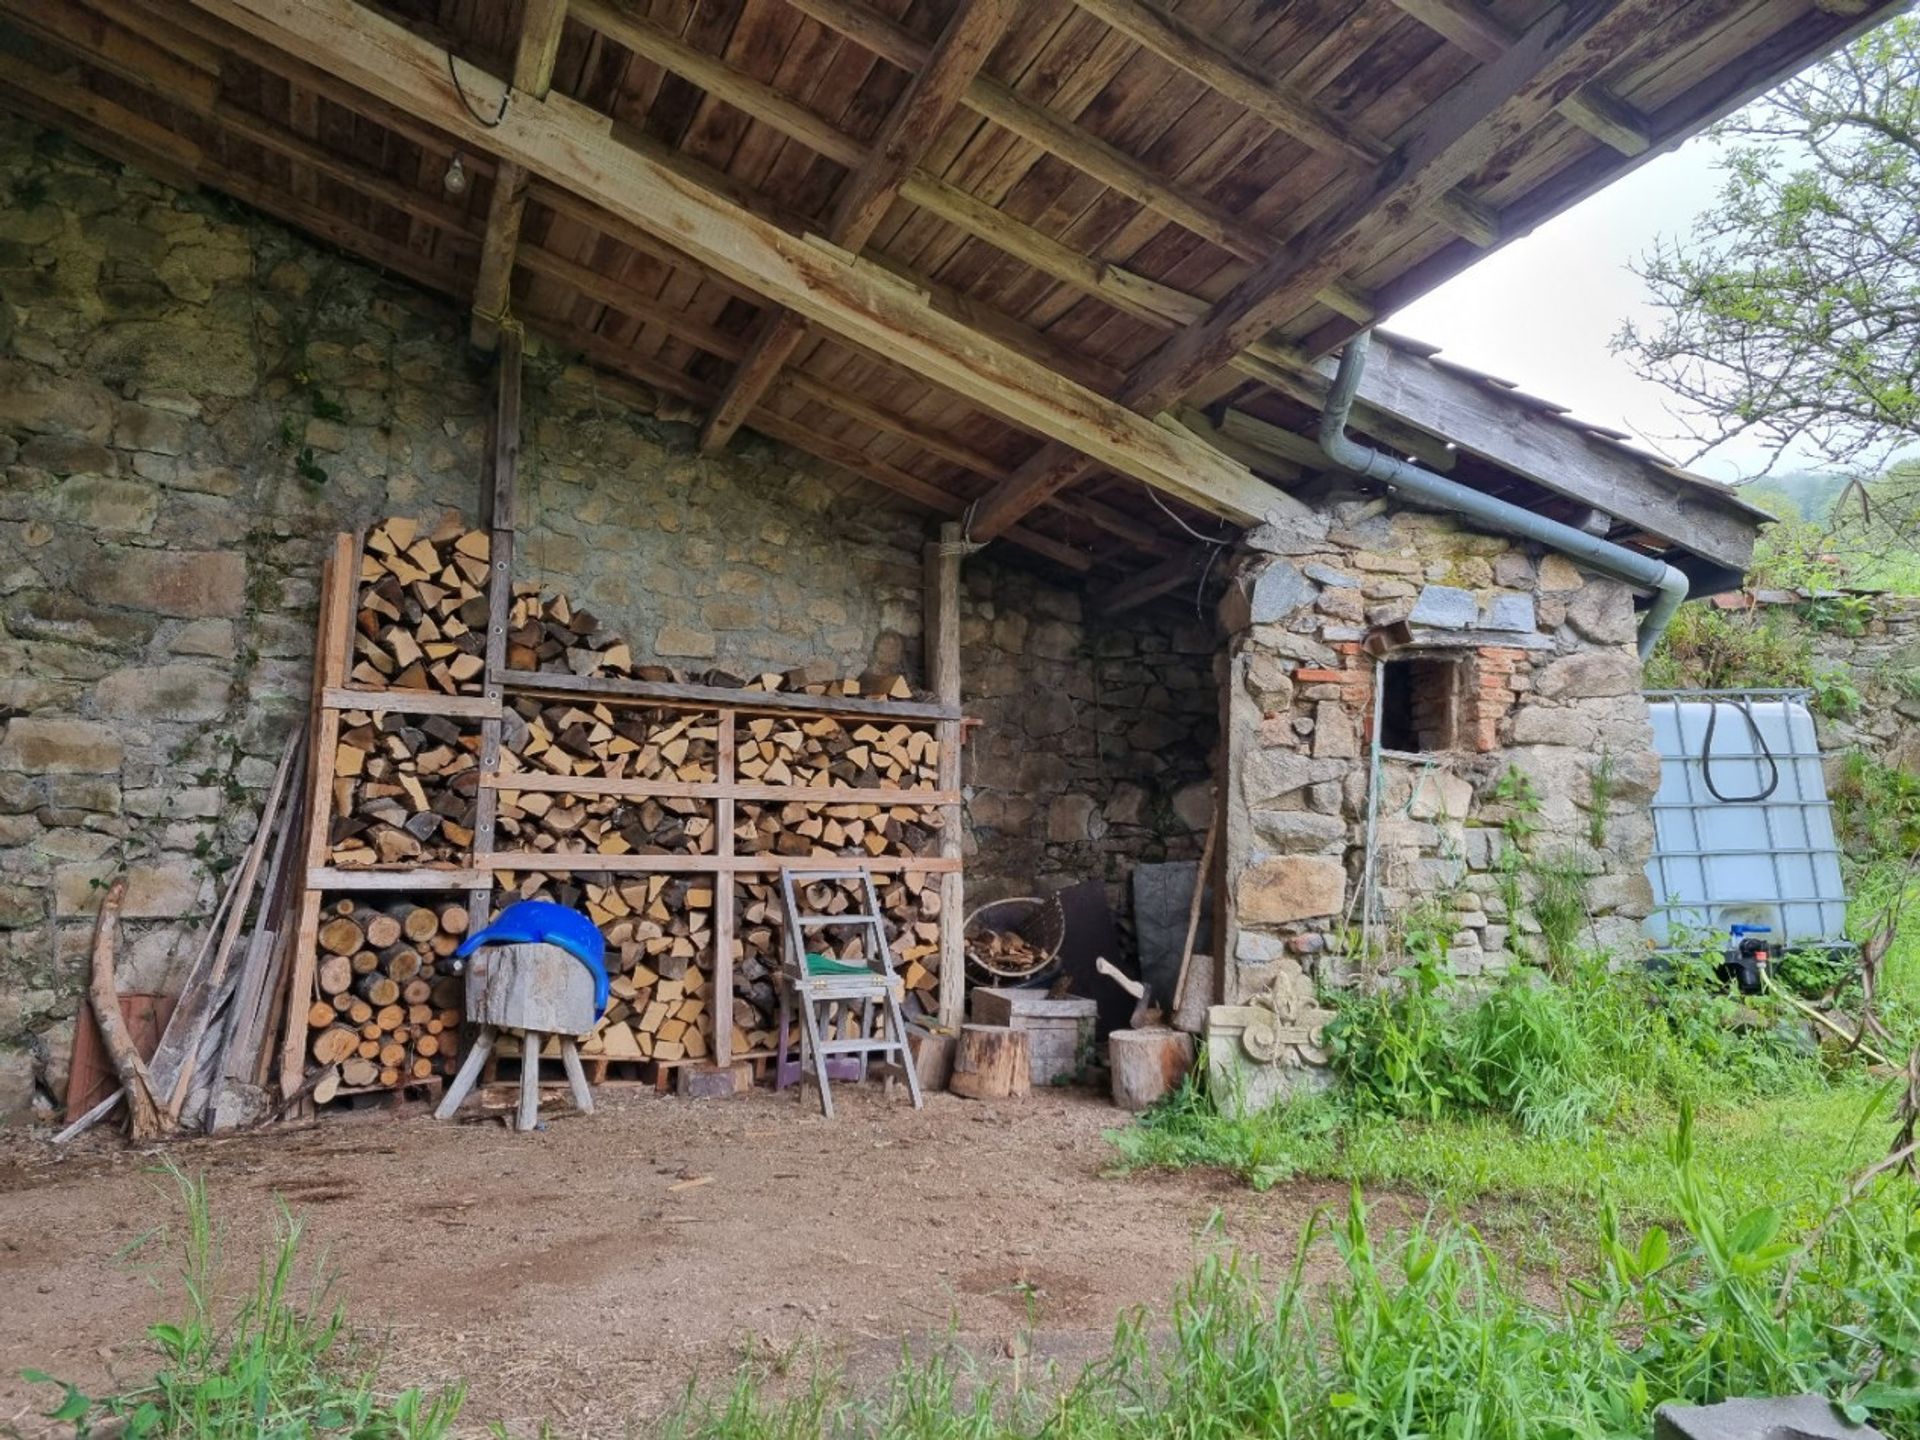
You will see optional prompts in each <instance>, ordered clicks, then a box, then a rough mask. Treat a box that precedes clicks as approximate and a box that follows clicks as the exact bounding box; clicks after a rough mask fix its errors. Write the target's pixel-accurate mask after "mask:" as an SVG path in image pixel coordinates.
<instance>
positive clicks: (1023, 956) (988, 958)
mask: <svg viewBox="0 0 1920 1440" xmlns="http://www.w3.org/2000/svg"><path fill="white" fill-rule="evenodd" d="M966 946H967V959H969V960H971V961H972V962H973V963H974V964H975V965H978V966H979V967H980V968H981V969H982V970H984V971H986V972H987V973H988V974H990V975H1026V974H1031V973H1032V972H1033V971H1035V970H1037V969H1039V968H1040V965H1041V963H1042V962H1043V961H1045V960H1046V958H1047V952H1046V951H1044V950H1042V949H1041V948H1040V947H1039V946H1038V945H1036V944H1034V943H1033V942H1032V941H1031V940H1029V939H1027V937H1026V936H1024V935H1021V934H1018V933H1016V932H1015V931H1012V930H977V931H975V932H974V933H972V934H970V935H968V936H967V941H966Z"/></svg>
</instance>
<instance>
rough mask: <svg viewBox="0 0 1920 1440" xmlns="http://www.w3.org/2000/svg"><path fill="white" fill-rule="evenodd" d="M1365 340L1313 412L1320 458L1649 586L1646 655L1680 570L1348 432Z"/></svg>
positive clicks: (1345, 355)
mask: <svg viewBox="0 0 1920 1440" xmlns="http://www.w3.org/2000/svg"><path fill="white" fill-rule="evenodd" d="M1372 345H1373V332H1372V331H1370V330H1362V331H1361V332H1360V333H1359V334H1358V335H1356V336H1354V337H1353V338H1352V339H1351V340H1349V341H1348V342H1347V345H1346V349H1345V350H1344V351H1342V352H1341V355H1340V368H1339V370H1338V371H1336V372H1335V374H1334V377H1333V386H1332V388H1331V389H1329V390H1328V392H1327V402H1326V406H1325V408H1324V409H1323V410H1322V411H1321V414H1320V437H1319V438H1320V449H1321V450H1322V451H1323V452H1325V454H1326V457H1327V458H1328V459H1329V460H1331V461H1332V462H1333V463H1334V464H1335V465H1337V466H1339V467H1340V469H1342V470H1345V471H1348V472H1349V473H1351V474H1354V475H1359V476H1361V477H1363V478H1365V479H1369V480H1377V481H1379V482H1380V483H1381V484H1383V485H1387V486H1389V487H1391V488H1393V489H1396V490H1404V491H1406V492H1407V493H1408V494H1410V495H1416V496H1418V497H1420V498H1421V499H1423V500H1428V501H1431V502H1433V503H1434V504H1436V505H1440V506H1443V507H1445V508H1446V509H1448V510H1452V511H1455V512H1456V513H1458V514H1461V515H1464V516H1466V517H1467V518H1468V519H1471V520H1478V521H1480V522H1481V523H1483V524H1485V525H1488V526H1491V527H1493V528H1494V529H1498V530H1506V531H1509V532H1511V533H1513V534H1516V535H1519V536H1521V537H1523V538H1525V539H1528V540H1537V541H1539V542H1540V543H1541V544H1542V545H1547V546H1551V547H1552V548H1553V549H1555V550H1558V551H1559V552H1560V553H1561V554H1563V555H1566V556H1568V557H1569V558H1570V559H1574V560H1578V561H1580V562H1581V563H1583V564H1585V565H1587V566H1589V567H1591V568H1592V569H1595V570H1598V571H1600V572H1601V573H1602V574H1603V575H1610V576H1612V577H1613V578H1614V579H1616V580H1624V581H1626V582H1627V583H1628V584H1629V585H1635V586H1638V587H1640V588H1641V589H1645V590H1651V591H1653V603H1652V604H1651V605H1649V606H1648V607H1647V611H1646V614H1645V615H1643V616H1642V617H1641V620H1640V630H1639V640H1638V643H1639V650H1640V658H1641V659H1642V660H1644V659H1646V658H1647V656H1648V655H1650V654H1652V653H1653V647H1654V646H1655V645H1657V644H1659V642H1660V637H1661V635H1662V634H1664V633H1665V632H1666V628H1667V625H1668V624H1669V623H1670V622H1671V621H1672V619H1673V614H1674V611H1676V610H1678V609H1679V608H1680V602H1681V601H1683V600H1685V599H1686V598H1687V589H1688V581H1687V577H1686V575H1685V574H1684V573H1682V572H1681V571H1679V570H1677V569H1675V568H1674V567H1673V566H1671V565H1669V564H1667V562H1666V561H1664V560H1660V559H1656V558H1655V557H1653V556H1651V555H1642V554H1640V553H1639V552H1638V551H1634V550H1628V549H1626V548H1625V547H1624V546H1620V545H1615V544H1614V543H1613V542H1611V541H1609V540H1602V539H1601V538H1600V537H1599V536H1597V535H1589V534H1587V532H1586V531H1584V530H1576V529H1575V528H1574V527H1573V526H1571V525H1563V524H1562V523H1561V522H1560V521H1558V520H1549V519H1547V518H1546V517H1545V516H1544V515H1536V514H1535V513H1534V512H1533V511H1531V510H1528V509H1525V508H1523V507H1521V506H1519V505H1514V504H1512V503H1510V502H1508V501H1505V500H1496V499H1495V498H1494V497H1493V496H1491V495H1486V494H1482V493H1481V492H1480V491H1478V490H1474V489H1471V488H1470V487H1468V486H1465V485H1462V484H1460V483H1459V482H1458V481H1454V480H1449V479H1447V478H1446V477H1445V476H1442V475H1436V474H1434V473H1433V472H1432V471H1431V470H1425V469H1422V468H1421V467H1420V466H1418V465H1416V464H1414V463H1413V462H1411V461H1408V460H1401V459H1399V458H1398V457H1396V456H1393V455H1388V454H1385V453H1383V452H1382V451H1379V450H1375V449H1373V448H1372V447H1371V446H1367V445H1362V444H1360V443H1358V442H1357V441H1354V440H1350V439H1348V438H1347V417H1348V416H1349V415H1350V414H1351V413H1352V412H1353V402H1354V398H1355V396H1357V395H1358V394H1359V393H1360V377H1361V375H1362V374H1363V373H1364V371H1365V370H1366V365H1367V352H1368V350H1370V349H1371V348H1372Z"/></svg>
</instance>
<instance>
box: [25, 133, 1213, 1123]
mask: <svg viewBox="0 0 1920 1440" xmlns="http://www.w3.org/2000/svg"><path fill="white" fill-rule="evenodd" d="M0 195H3V196H5V197H6V203H5V204H4V205H0V1123H4V1121H5V1120H6V1119H7V1118H19V1117H21V1116H22V1115H24V1114H25V1113H27V1112H28V1111H29V1110H30V1109H31V1106H32V1104H33V1103H34V1084H35V1080H36V1078H37V1080H38V1082H39V1085H40V1087H41V1089H42V1091H43V1094H42V1096H41V1103H43V1104H44V1102H45V1099H46V1096H47V1095H48V1094H51V1095H58V1094H59V1093H60V1092H61V1091H62V1089H63V1087H64V1075H65V1067H66V1057H67V1050H68V1046H69V1044H70V1035H71V1026H72V1018H73V1014H74V1009H75V1005H76V1002H77V997H78V995H79V993H80V991H81V989H82V988H83V982H82V969H83V966H84V956H85V949H86V942H87V937H88V934H89V928H90V919H89V917H90V913H91V912H92V910H93V909H94V908H95V905H96V897H97V894H98V887H99V885H100V883H101V882H102V881H103V880H104V879H105V878H106V877H107V876H108V875H110V874H111V873H113V872H114V871H115V870H116V869H119V868H122V867H124V868H126V869H127V870H128V872H129V877H130V889H129V896H128V903H127V909H126V914H127V917H128V924H127V926H126V927H125V932H124V938H123V942H122V961H121V963H122V980H123V985H124V987H125V988H127V989H130V990H132V989H152V990H164V989H166V988H168V987H169V986H170V985H171V984H172V983H175V982H176V980H177V974H178V971H179V969H180V967H181V965H182V964H183V963H184V960H185V952H187V951H188V950H189V948H190V946H191V945H192V944H193V943H196V942H197V940H198V937H199V934H200V932H201V930H202V929H203V928H204V920H205V917H206V914H207V911H208V909H209V908H210V903H211V901H212V898H213V896H214V893H215V889H216V885H215V877H216V876H217V875H218V874H219V873H221V872H222V870H223V868H224V867H225V866H227V865H228V864H230V863H231V861H232V859H233V857H234V856H235V855H237V854H238V853H239V851H240V849H241V848H242V847H243V846H244V844H245V841H246V839H247V838H248V835H249V834H250V832H251V828H252V825H253V823H254V822H253V816H254V812H255V810H256V807H257V806H258V804H259V802H260V799H261V798H262V795H263V792H264V790H265V787H266V784H267V781H268V780H269V778H270V777H271V773H272V769H273V765H274V761H275V758H276V757H277V756H278V754H279V752H280V750H281V748H282V745H283V743H284V740H285V737H286V734H287V733H288V730H289V728H290V725H291V724H292V722H293V720H294V718H295V717H296V716H297V715H298V714H299V713H300V712H301V710H302V708H303V706H304V703H305V696H306V691H307V676H308V666H309V659H310V653H311V649H312V625H313V620H314V602H315V584H316V579H317V567H318V562H319V558H320V555H321V553H322V550H323V548H324V546H325V544H326V542H327V538H328V537H329V536H330V535H331V534H333V533H334V532H335V531H338V530H341V529H355V528H358V527H360V526H363V525H364V524H366V523H367V522H369V521H371V520H373V519H375V518H378V517H380V516H383V515H387V514H407V515H411V516H413V517H414V518H416V519H419V520H422V521H424V522H429V523H431V522H434V521H437V520H438V519H439V518H440V517H441V516H442V515H444V514H446V513H447V512H449V511H452V512H457V513H459V514H461V515H463V516H469V517H470V516H471V515H472V514H473V512H474V509H475V506H476V503H477V498H478V494H479V489H480V486H481V484H482V482H483V478H484V475H485V456H486V442H487V411H488V408H489V404H490V396H489V385H488V382H487V375H486V369H485V362H484V361H483V360H480V359H478V358H476V357H475V356H473V355H472V354H471V352H470V351H469V350H468V348H467V346H466V343H465V324H464V321H463V318H462V316H461V315H460V314H459V313H457V312H456V310H455V309H454V308H453V307H451V306H450V305H447V304H445V303H443V302H441V301H439V300H437V299H434V298H431V297H428V296H425V295H423V294H421V293H420V292H418V291H416V290H414V289H412V288H411V287H410V286H408V285H405V284H403V283H398V282H394V281H390V280H388V279H386V278H384V277H382V276H380V275H378V274H377V273H375V272H373V271H371V270H369V269H367V268H366V267H364V266H361V265H359V264H357V263H355V262H353V261H350V260H348V259H345V258H342V257H340V256H338V255H335V254H333V253H331V252H328V251H326V250H323V249H321V248H319V247H317V246H315V245H313V244H310V243H308V242H307V241H305V240H304V239H302V238H301V237H299V236H297V235H294V234H292V233H290V232H288V231H287V230H285V229H284V228H283V227H281V226H279V225H277V224H276V223H274V222H271V221H268V220H265V219H263V218H261V217H259V216H257V215H254V214H253V213H252V212H249V211H245V210H243V209H240V208H238V207H235V206H233V205H230V204H228V203H226V202H223V201H220V200H218V199H216V198H212V197H208V196H204V195H183V194H181V193H179V192H177V191H175V190H173V189H172V188H170V187H168V186H165V185H162V184H160V183H158V182H156V181H154V180H152V179H151V178H149V177H146V176H143V175H141V174H139V173H138V172H136V171H132V170H127V169H124V168H122V167H120V166H117V165H114V164H111V163H109V162H107V161H104V160H101V159H99V158H98V157H96V156H93V155H91V154H90V153H89V152H87V151H85V150H83V149H80V148H78V147H76V146H74V145H72V144H70V143H69V142H67V141H65V140H63V139H61V138H60V137H58V136H57V135H53V134H51V133H49V132H46V131H42V130H38V129H36V128H34V127H32V126H29V125H27V124H25V123H24V122H20V121H17V120H13V119H9V118H5V117H0ZM620 393H621V395H622V397H623V398H622V399H621V400H615V399H614V398H612V395H611V394H610V393H609V392H608V391H607V390H606V389H604V388H603V387H602V386H600V385H599V384H598V383H597V382H596V380H595V378H594V376H593V374H592V372H590V371H587V370H584V369H581V368H577V367H571V366H569V365H567V364H565V363H564V362H563V360H562V359H561V358H558V357H556V356H553V355H551V354H542V353H539V352H538V351H535V352H534V353H532V354H530V357H529V364H528V376H527V388H526V398H525V405H524V410H525V416H526V420H525V432H524V436H525V438H524V442H523V446H522V472H523V483H524V487H525V494H524V499H523V503H522V506H521V513H522V517H523V525H524V530H523V543H522V550H521V555H520V557H519V561H518V565H517V569H518V578H520V579H523V580H527V579H535V580H539V581H541V582H542V583H543V584H546V585H549V586H551V587H553V588H555V589H560V590H564V591H566V592H567V593H568V594H569V595H570V596H571V597H572V598H574V599H575V600H577V601H578V602H580V603H582V604H585V605H586V606H588V607H589V608H591V609H592V610H593V611H594V612H595V613H596V614H598V615H599V616H600V617H601V619H602V620H603V622H604V623H605V624H606V625H607V626H609V627H611V628H614V629H616V630H619V631H620V632H622V633H624V634H625V635H626V636H627V637H628V638H629V639H630V640H631V641H632V643H633V647H634V651H635V653H636V655H651V656H654V657H657V658H660V659H663V660H665V661H667V662H669V663H674V664H682V665H687V666H691V667H696V668H703V667H705V666H707V665H709V664H713V665H721V666H725V667H728V668H731V669H735V670H740V671H748V672H751V671H754V670H758V669H763V668H779V669H785V668H787V667H789V666H793V665H797V664H801V663H805V662H809V661H822V662H825V663H827V664H830V665H831V666H833V667H835V668H836V669H839V670H841V671H844V672H858V671H861V670H866V669H870V668H878V669H890V670H901V671H904V672H905V673H907V674H908V675H909V676H911V677H913V678H915V679H916V680H918V678H919V672H920V669H921V666H920V634H921V623H920V603H921V602H920V585H921V546H922V544H923V542H924V539H925V536H926V532H927V525H928V522H927V519H926V517H925V516H924V515H922V514H921V513H919V512H917V511H915V510H913V509H911V508H909V507H907V506H905V505H903V504H902V503H900V502H898V501H897V500H896V499H894V498H893V497H891V496H889V495H887V494H885V493H883V492H879V491H876V490H874V489H873V488H872V487H870V486H869V485H867V484H866V483H865V482H863V481H860V480H858V479H855V478H853V477H851V476H848V475H846V474H844V473H842V472H840V471H838V470H836V469H833V468H832V467H829V466H826V465H824V464H821V463H819V462H816V461H813V460H811V459H810V458H808V457H805V456H802V455H799V454H797V453H795V452H792V451H789V450H786V449H783V448H781V447H778V446H775V445H773V444H771V443H769V442H767V441H765V440H763V439H761V438H759V437H754V436H749V435H742V436H741V437H740V438H739V439H738V440H736V442H735V443H734V445H733V446H732V447H731V448H730V450H729V451H728V453H727V454H726V455H725V456H723V457H720V458H715V459H709V458H703V457H701V456H699V455H698V454H697V453H696V451H695V448H694V445H693V439H694V433H695V432H694V430H693V428H692V427H691V426H690V425H689V424H687V423H684V422H685V421H686V420H688V419H690V418H692V417H688V416H686V415H685V414H684V413H683V411H682V410H680V409H679V408H678V407H676V406H675V405H673V404H672V403H671V402H661V403H659V404H657V405H655V406H654V407H653V410H652V412H651V413H649V412H648V411H647V409H646V408H645V407H644V406H642V407H640V408H634V407H633V406H630V405H628V404H626V403H624V398H625V397H627V396H630V395H631V394H632V387H624V388H623V389H622V390H621V392H620ZM966 585H967V592H966V605H967V610H966V642H965V657H964V665H965V670H966V672H967V677H966V678H967V695H966V701H967V704H968V707H969V709H970V711H972V712H974V713H978V714H979V715H980V716H981V718H982V719H983V720H984V721H985V722H986V723H985V724H984V725H983V726H982V727H981V728H980V729H979V730H978V731H977V732H976V743H975V748H974V752H973V754H972V755H971V756H970V757H969V762H968V764H969V778H970V781H971V782H972V783H973V784H975V785H977V786H978V790H977V792H976V794H977V799H976V813H975V816H974V833H973V834H972V836H971V838H970V844H969V849H970V854H971V861H970V864H971V866H972V867H973V875H974V880H975V886H976V893H977V894H980V895H983V896H991V895H995V894H1005V893H1010V892H1012V891H1014V890H1018V889H1023V888H1025V887H1026V886H1028V885H1030V884H1032V883H1034V881H1035V880H1040V881H1044V882H1048V883H1060V882H1065V881H1069V880H1075V879H1081V878H1088V877H1101V878H1106V879H1108V880H1110V881H1113V882H1114V883H1115V893H1116V898H1119V897H1120V896H1121V891H1120V887H1119V881H1120V880H1121V879H1122V878H1123V877H1124V874H1125V872H1126V870H1127V869H1128V868H1129V861H1130V859H1131V858H1132V857H1135V856H1142V857H1147V858H1160V857H1161V856H1163V855H1169V854H1180V853H1190V852H1191V851H1192V850H1193V849H1195V848H1197V847H1196V844H1195V839H1194V836H1193V834H1192V827H1193V826H1194V825H1196V824H1199V823H1202V822H1203V821H1204V813H1203V810H1204V807H1197V802H1196V800H1195V793H1194V791H1193V789H1192V782H1193V781H1195V780H1196V779H1198V778H1200V777H1202V776H1204V775H1205V773H1206V761H1207V755H1208V751H1209V749H1210V747H1211V744H1212V736H1213V731H1214V725H1213V722H1212V717H1211V709H1212V703H1213V702H1212V699H1211V689H1210V683H1211V682H1210V681H1209V679H1208V671H1207V667H1208V664H1209V658H1210V657H1209V652H1210V650H1211V648H1212V647H1211V642H1210V641H1208V640H1207V639H1206V638H1205V637H1204V636H1203V635H1202V634H1201V633H1200V632H1199V631H1198V630H1197V629H1195V628H1194V627H1192V626H1190V625H1183V624H1178V623H1177V622H1176V623H1174V624H1165V623H1159V622H1153V621H1140V622H1133V623H1129V624H1126V625H1119V624H1102V623H1100V622H1098V621H1096V620H1091V619H1088V618H1087V617H1085V616H1083V615H1082V613H1081V610H1080V600H1079V596H1078V594H1077V593H1076V592H1072V591H1068V590H1063V589H1061V588H1059V587H1057V586H1053V585H1049V584H1047V583H1046V582H1044V581H1043V580H1041V579H1039V578H1038V577H1036V576H1035V575H1033V574H1031V573H1028V572H1026V571H1024V570H1022V569H1021V568H1020V566H1019V564H1018V562H1017V561H1013V560H1008V559H1002V558H1000V557H999V556H997V555H996V554H994V553H989V554H987V555H983V556H980V557H978V558H976V559H974V560H972V561H969V563H968V566H967V581H966Z"/></svg>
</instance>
